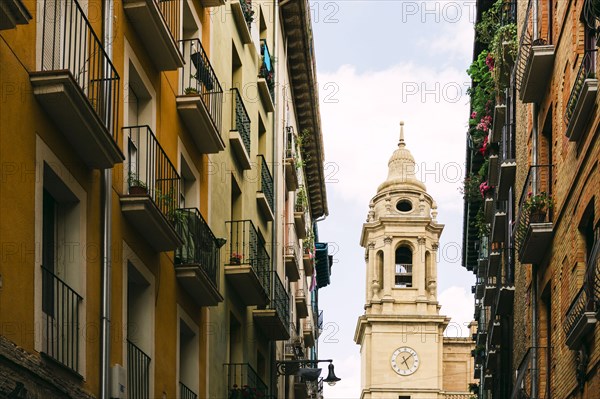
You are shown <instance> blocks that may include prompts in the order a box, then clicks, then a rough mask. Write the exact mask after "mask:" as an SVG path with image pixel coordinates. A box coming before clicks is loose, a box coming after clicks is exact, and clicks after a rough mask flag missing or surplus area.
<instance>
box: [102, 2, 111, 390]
mask: <svg viewBox="0 0 600 399" xmlns="http://www.w3.org/2000/svg"><path fill="white" fill-rule="evenodd" d="M113 7H114V3H113V0H105V1H104V10H103V11H104V15H103V25H104V26H103V42H104V43H103V45H104V49H105V51H106V54H107V56H108V57H109V58H112V41H113ZM104 68H105V71H104V76H108V73H109V72H108V68H109V65H108V63H105V65H104ZM110 117H111V116H110V115H106V120H107V121H108V120H109V119H110ZM111 193H112V169H111V168H109V169H105V170H103V171H102V190H101V196H102V198H101V199H100V201H101V204H102V205H101V207H102V265H101V268H102V269H101V270H102V271H101V274H102V282H101V284H102V287H101V299H100V303H101V309H100V311H101V313H100V399H109V398H110V392H109V387H110V299H111V298H110V282H111V276H112V273H111V240H112V224H111V215H112V198H111Z"/></svg>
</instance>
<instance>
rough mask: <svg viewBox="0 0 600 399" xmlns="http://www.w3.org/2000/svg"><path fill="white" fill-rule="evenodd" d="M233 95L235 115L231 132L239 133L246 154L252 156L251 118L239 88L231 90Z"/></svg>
mask: <svg viewBox="0 0 600 399" xmlns="http://www.w3.org/2000/svg"><path fill="white" fill-rule="evenodd" d="M231 94H232V95H233V101H232V103H233V110H232V112H233V115H232V118H231V120H232V124H233V126H232V127H231V130H237V131H238V132H239V134H240V136H241V137H242V141H243V142H244V147H245V148H246V152H247V153H248V155H250V117H249V116H248V111H246V106H245V105H244V101H243V100H242V96H241V94H240V91H239V90H238V89H237V88H233V89H231Z"/></svg>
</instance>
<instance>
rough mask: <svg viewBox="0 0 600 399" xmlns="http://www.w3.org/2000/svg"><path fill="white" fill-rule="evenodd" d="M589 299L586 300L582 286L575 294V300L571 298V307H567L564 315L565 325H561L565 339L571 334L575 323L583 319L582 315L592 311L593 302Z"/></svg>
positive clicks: (583, 286)
mask: <svg viewBox="0 0 600 399" xmlns="http://www.w3.org/2000/svg"><path fill="white" fill-rule="evenodd" d="M590 299H591V298H588V295H587V290H586V287H585V285H582V286H581V288H580V289H579V292H577V295H575V298H573V302H571V306H569V310H567V313H566V315H565V324H563V328H564V330H565V334H566V336H567V337H568V336H569V335H570V334H571V332H572V331H573V329H574V328H575V326H576V325H577V322H578V321H579V320H580V319H581V317H583V314H584V313H585V312H587V311H593V310H594V302H593V301H591V300H590Z"/></svg>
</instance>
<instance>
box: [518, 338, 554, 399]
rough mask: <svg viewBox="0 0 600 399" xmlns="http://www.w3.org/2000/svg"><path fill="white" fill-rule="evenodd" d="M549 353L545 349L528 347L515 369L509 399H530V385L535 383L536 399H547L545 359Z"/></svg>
mask: <svg viewBox="0 0 600 399" xmlns="http://www.w3.org/2000/svg"><path fill="white" fill-rule="evenodd" d="M548 356H549V351H548V348H547V347H542V346H539V347H530V348H529V349H528V350H527V352H526V353H525V356H523V360H521V364H520V365H519V368H518V369H517V378H516V380H515V384H514V388H513V391H512V394H511V396H510V399H520V398H531V397H533V396H532V394H533V392H532V383H533V382H534V381H535V383H536V385H537V387H538V395H537V397H538V398H546V397H548V396H547V395H549V393H550V392H546V390H547V384H546V382H547V378H548V370H546V367H545V365H546V364H548V362H547V357H548Z"/></svg>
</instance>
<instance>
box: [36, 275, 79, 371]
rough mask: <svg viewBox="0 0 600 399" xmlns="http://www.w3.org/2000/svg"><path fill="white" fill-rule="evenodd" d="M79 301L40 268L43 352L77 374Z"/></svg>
mask: <svg viewBox="0 0 600 399" xmlns="http://www.w3.org/2000/svg"><path fill="white" fill-rule="evenodd" d="M82 300H83V298H82V297H81V296H80V295H79V294H77V292H75V290H73V289H72V288H71V287H69V286H68V285H67V283H65V282H64V281H63V280H61V279H60V278H59V277H58V276H56V275H55V274H54V273H53V272H52V271H51V270H49V269H46V268H45V267H44V266H42V320H43V324H42V328H43V331H42V337H43V338H42V339H43V352H44V353H45V354H46V355H48V356H50V357H52V358H53V359H54V360H56V361H58V362H59V363H61V364H63V365H65V366H66V367H68V368H70V369H72V370H74V371H76V372H78V371H79V304H80V302H81V301H82Z"/></svg>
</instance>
